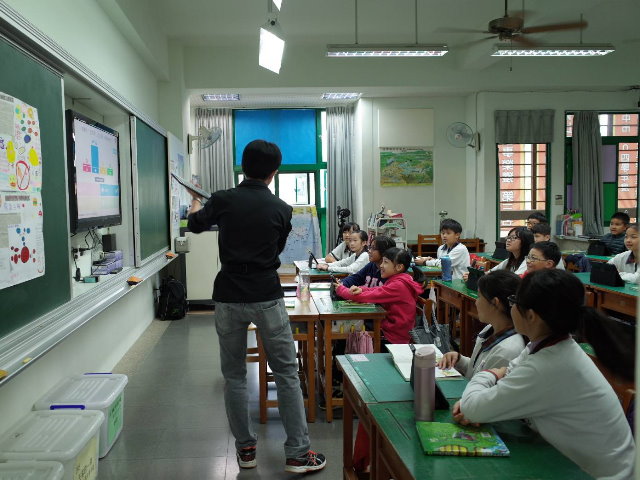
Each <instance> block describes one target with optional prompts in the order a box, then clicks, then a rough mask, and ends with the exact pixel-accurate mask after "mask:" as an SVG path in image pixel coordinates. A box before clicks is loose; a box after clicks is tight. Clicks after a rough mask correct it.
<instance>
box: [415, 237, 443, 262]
mask: <svg viewBox="0 0 640 480" xmlns="http://www.w3.org/2000/svg"><path fill="white" fill-rule="evenodd" d="M423 245H424V246H426V247H427V248H425V249H424V250H423V249H422V246H423ZM440 245H442V237H441V236H440V235H418V256H419V257H422V256H423V255H422V254H423V252H424V253H425V255H426V254H432V253H433V254H435V253H436V252H437V251H438V247H439V246H440ZM434 247H435V248H434Z"/></svg>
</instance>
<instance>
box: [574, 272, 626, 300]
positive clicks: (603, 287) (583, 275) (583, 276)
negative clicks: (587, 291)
mask: <svg viewBox="0 0 640 480" xmlns="http://www.w3.org/2000/svg"><path fill="white" fill-rule="evenodd" d="M574 275H575V276H576V277H578V278H579V279H580V281H581V282H582V283H584V284H585V285H591V286H593V287H596V288H599V289H601V290H610V291H612V292H616V293H621V294H623V295H631V296H634V297H635V296H637V295H638V286H637V285H636V284H634V283H625V284H624V287H611V286H609V285H602V284H600V283H593V282H591V281H590V280H589V278H590V277H591V272H580V273H574Z"/></svg>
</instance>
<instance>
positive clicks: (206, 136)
mask: <svg viewBox="0 0 640 480" xmlns="http://www.w3.org/2000/svg"><path fill="white" fill-rule="evenodd" d="M221 136H222V129H221V128H220V127H212V128H207V127H200V128H199V129H198V135H187V151H188V153H189V154H191V152H192V151H193V142H194V141H196V140H197V141H198V145H199V147H200V149H201V150H202V149H203V148H209V147H210V146H211V145H213V144H214V143H216V142H217V141H218V140H220V137H221Z"/></svg>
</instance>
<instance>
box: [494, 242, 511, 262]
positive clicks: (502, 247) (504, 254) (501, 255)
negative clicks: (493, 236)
mask: <svg viewBox="0 0 640 480" xmlns="http://www.w3.org/2000/svg"><path fill="white" fill-rule="evenodd" d="M491 256H492V257H493V258H495V259H496V260H506V259H507V258H509V252H508V251H507V242H496V249H495V250H494V251H493V255H491Z"/></svg>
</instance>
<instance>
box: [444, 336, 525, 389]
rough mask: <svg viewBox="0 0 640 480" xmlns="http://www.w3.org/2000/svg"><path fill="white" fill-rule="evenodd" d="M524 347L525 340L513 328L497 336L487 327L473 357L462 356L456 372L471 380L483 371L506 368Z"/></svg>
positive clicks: (478, 339) (477, 343) (478, 341)
mask: <svg viewBox="0 0 640 480" xmlns="http://www.w3.org/2000/svg"><path fill="white" fill-rule="evenodd" d="M524 347H525V343H524V338H523V337H522V335H520V334H519V333H516V331H515V330H514V329H513V328H510V329H508V330H506V331H502V332H498V334H497V335H495V334H494V331H493V327H492V326H491V325H487V326H486V327H484V328H483V329H482V330H481V331H480V333H479V334H478V336H477V337H476V343H475V345H474V347H473V352H472V353H471V357H465V356H464V355H460V357H459V358H458V362H457V363H456V370H458V371H459V372H460V373H461V374H462V375H464V376H465V377H467V378H469V379H470V378H471V377H473V376H474V375H475V374H476V373H478V372H480V371H482V370H487V369H489V368H501V367H506V366H508V365H509V362H510V361H511V360H513V359H514V358H516V357H517V356H518V355H520V353H521V352H522V350H524Z"/></svg>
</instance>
